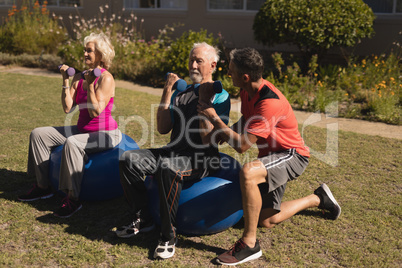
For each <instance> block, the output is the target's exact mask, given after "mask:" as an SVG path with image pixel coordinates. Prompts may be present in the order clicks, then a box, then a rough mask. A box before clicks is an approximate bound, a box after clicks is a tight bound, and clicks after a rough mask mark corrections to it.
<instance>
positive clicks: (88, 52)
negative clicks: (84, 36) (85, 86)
mask: <svg viewBox="0 0 402 268" xmlns="http://www.w3.org/2000/svg"><path fill="white" fill-rule="evenodd" d="M84 58H85V64H86V65H88V66H89V67H90V68H95V67H97V66H98V65H99V64H100V60H101V59H102V55H101V53H100V52H99V51H97V50H96V49H95V43H93V42H88V43H87V44H86V46H85V49H84Z"/></svg>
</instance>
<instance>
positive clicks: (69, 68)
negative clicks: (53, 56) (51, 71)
mask: <svg viewBox="0 0 402 268" xmlns="http://www.w3.org/2000/svg"><path fill="white" fill-rule="evenodd" d="M62 66H63V64H60V65H59V66H58V67H57V68H58V69H59V71H60V68H61V67H62ZM66 73H67V75H68V76H73V75H75V69H74V68H73V67H68V69H67V71H66Z"/></svg>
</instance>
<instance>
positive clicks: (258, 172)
mask: <svg viewBox="0 0 402 268" xmlns="http://www.w3.org/2000/svg"><path fill="white" fill-rule="evenodd" d="M266 176H267V171H266V169H265V167H264V165H263V164H262V163H261V162H260V161H258V160H256V161H253V162H249V163H246V164H244V166H243V168H242V169H241V171H240V182H242V183H244V184H248V183H252V184H260V183H263V182H265V181H266V179H265V178H266Z"/></svg>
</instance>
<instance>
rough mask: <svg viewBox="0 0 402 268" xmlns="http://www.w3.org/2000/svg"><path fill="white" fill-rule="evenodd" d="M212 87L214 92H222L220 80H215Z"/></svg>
mask: <svg viewBox="0 0 402 268" xmlns="http://www.w3.org/2000/svg"><path fill="white" fill-rule="evenodd" d="M212 87H213V88H214V91H215V93H222V89H223V86H222V82H221V81H219V80H217V81H215V82H214V84H213V86H212Z"/></svg>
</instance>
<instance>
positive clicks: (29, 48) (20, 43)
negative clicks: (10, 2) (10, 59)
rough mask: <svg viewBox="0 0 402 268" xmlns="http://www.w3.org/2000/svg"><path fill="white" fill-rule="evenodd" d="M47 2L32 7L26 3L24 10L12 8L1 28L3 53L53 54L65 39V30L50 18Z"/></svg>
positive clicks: (0, 38)
mask: <svg viewBox="0 0 402 268" xmlns="http://www.w3.org/2000/svg"><path fill="white" fill-rule="evenodd" d="M46 3H47V2H46V1H45V2H44V4H43V5H42V6H40V5H39V3H38V1H36V2H35V4H34V5H33V7H32V8H30V7H29V2H27V1H25V2H24V4H23V6H22V7H21V10H17V8H16V6H13V8H12V10H10V11H9V12H8V19H7V21H6V23H5V24H4V25H2V26H1V28H0V51H1V52H4V53H11V54H22V53H26V54H30V55H35V54H36V55H39V54H43V53H46V54H53V53H55V52H56V51H57V49H58V47H59V46H60V44H61V43H62V42H63V41H64V40H65V39H66V30H65V29H64V28H62V27H61V26H59V24H58V22H57V21H56V20H54V19H52V18H50V17H49V11H48V10H47V8H46Z"/></svg>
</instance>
